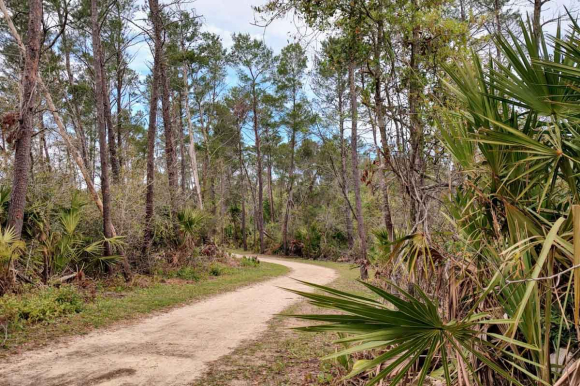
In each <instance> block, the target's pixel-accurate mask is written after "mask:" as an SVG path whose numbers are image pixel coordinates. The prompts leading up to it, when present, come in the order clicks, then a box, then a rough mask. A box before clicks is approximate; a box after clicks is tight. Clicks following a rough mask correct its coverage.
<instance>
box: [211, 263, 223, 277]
mask: <svg viewBox="0 0 580 386" xmlns="http://www.w3.org/2000/svg"><path fill="white" fill-rule="evenodd" d="M224 273H226V270H225V268H224V266H223V265H221V264H217V263H216V264H212V265H211V266H210V267H209V274H210V275H211V276H222V275H223V274H224Z"/></svg>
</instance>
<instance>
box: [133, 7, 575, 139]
mask: <svg viewBox="0 0 580 386" xmlns="http://www.w3.org/2000/svg"><path fill="white" fill-rule="evenodd" d="M168 1H169V0H160V2H161V3H167V2H168ZM266 1H267V0H197V1H193V2H191V3H189V4H188V5H187V8H195V9H196V13H197V14H198V15H201V16H203V21H204V26H203V29H204V30H205V31H209V32H212V33H215V34H217V35H219V36H220V37H221V38H222V42H223V44H224V46H225V47H226V48H229V47H231V45H232V38H231V36H232V34H233V33H249V34H250V35H252V36H254V37H256V38H259V39H264V41H265V42H266V44H267V45H268V46H269V47H271V48H272V49H273V50H274V53H275V54H278V53H279V52H280V50H281V49H282V47H284V46H285V45H286V44H288V43H289V42H291V41H293V36H294V35H296V33H297V31H300V32H302V33H304V32H305V31H304V28H303V27H301V26H300V25H299V23H298V22H296V21H295V20H294V19H293V18H292V17H286V18H285V19H282V20H276V21H274V22H272V23H271V24H270V25H269V26H268V27H267V28H266V29H264V28H262V27H259V26H256V25H254V23H255V15H254V11H253V10H252V6H253V5H254V6H256V5H257V6H259V5H263V4H264V3H265V2H266ZM144 2H145V0H138V4H139V5H140V8H142V7H141V5H142V4H143V3H144ZM513 4H514V5H513V6H512V8H517V9H519V10H520V12H521V13H522V14H525V13H526V12H529V13H531V12H532V11H533V7H532V3H531V2H530V0H516V1H514V2H513ZM565 7H567V8H568V9H571V10H576V11H578V10H580V0H551V1H549V2H548V3H547V4H545V5H544V8H543V18H544V19H546V20H549V19H553V18H555V17H557V16H558V15H563V14H565ZM146 16H147V15H146V13H144V12H138V13H137V14H136V15H135V20H136V23H139V19H141V20H144V19H145V18H146ZM555 28H556V26H555V23H552V24H551V25H549V26H548V27H547V28H546V29H547V32H548V33H552V34H553V33H554V32H555ZM136 31H137V29H136ZM309 42H310V43H311V44H310V49H312V48H315V46H316V40H315V39H314V40H313V39H310V40H309ZM312 43H313V44H312ZM310 51H311V50H310ZM131 53H132V54H133V55H135V59H134V60H133V62H132V63H131V68H133V69H134V70H135V71H137V72H138V73H139V74H140V75H141V76H142V77H144V76H145V75H147V74H148V73H149V66H150V64H151V62H152V56H151V52H150V49H149V46H148V44H147V43H146V42H145V41H142V42H141V43H139V44H137V45H135V46H133V47H131ZM228 74H229V75H228V83H230V85H233V84H234V83H235V82H236V75H235V72H234V70H233V69H230V70H229V71H228ZM371 138H372V136H371V134H370V133H363V140H365V141H366V142H371V141H372V139H371Z"/></svg>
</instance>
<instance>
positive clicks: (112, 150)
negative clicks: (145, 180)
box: [101, 46, 120, 184]
mask: <svg viewBox="0 0 580 386" xmlns="http://www.w3.org/2000/svg"><path fill="white" fill-rule="evenodd" d="M102 56H103V53H102V46H101V57H102ZM101 79H102V85H101V90H102V93H103V104H104V108H103V110H104V113H105V123H106V127H107V136H108V138H109V142H108V144H107V146H108V148H109V154H110V157H111V171H112V172H113V182H114V183H115V184H118V183H119V180H120V173H119V160H118V159H117V142H116V141H115V127H113V118H112V115H111V101H110V99H109V85H108V81H107V72H106V71H105V62H104V59H102V61H101Z"/></svg>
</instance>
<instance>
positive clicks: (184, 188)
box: [176, 80, 188, 197]
mask: <svg viewBox="0 0 580 386" xmlns="http://www.w3.org/2000/svg"><path fill="white" fill-rule="evenodd" d="M186 82H187V80H186ZM187 91H188V90H184V89H183V88H181V89H180V90H179V101H178V103H179V124H178V125H176V126H177V127H178V130H179V138H178V141H179V156H180V157H179V158H180V167H181V180H180V182H181V193H182V195H183V197H185V196H186V191H187V178H186V170H187V166H186V164H187V160H186V158H185V157H186V155H185V139H184V136H183V130H184V127H183V119H184V117H183V99H184V98H185V95H184V93H185V92H187Z"/></svg>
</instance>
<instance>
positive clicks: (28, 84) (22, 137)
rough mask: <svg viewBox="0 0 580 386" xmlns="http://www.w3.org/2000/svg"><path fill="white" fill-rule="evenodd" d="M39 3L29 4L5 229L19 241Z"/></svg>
mask: <svg viewBox="0 0 580 386" xmlns="http://www.w3.org/2000/svg"><path fill="white" fill-rule="evenodd" d="M41 27H42V0H30V2H29V14H28V29H27V35H28V38H27V40H26V52H25V55H24V70H23V73H22V77H21V86H20V90H21V95H20V111H19V114H18V115H19V116H18V129H17V130H18V131H17V133H18V135H17V137H16V140H15V144H14V147H15V155H14V176H13V179H12V194H11V198H10V211H9V213H8V225H9V226H11V227H13V228H14V232H15V234H16V236H17V237H18V238H20V235H21V234H22V225H23V221H24V208H25V206H26V191H27V190H28V172H29V170H30V164H31V161H30V147H31V142H32V132H33V129H34V115H35V114H34V113H35V109H36V103H37V84H38V65H39V62H40V50H41V41H42V28H41Z"/></svg>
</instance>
